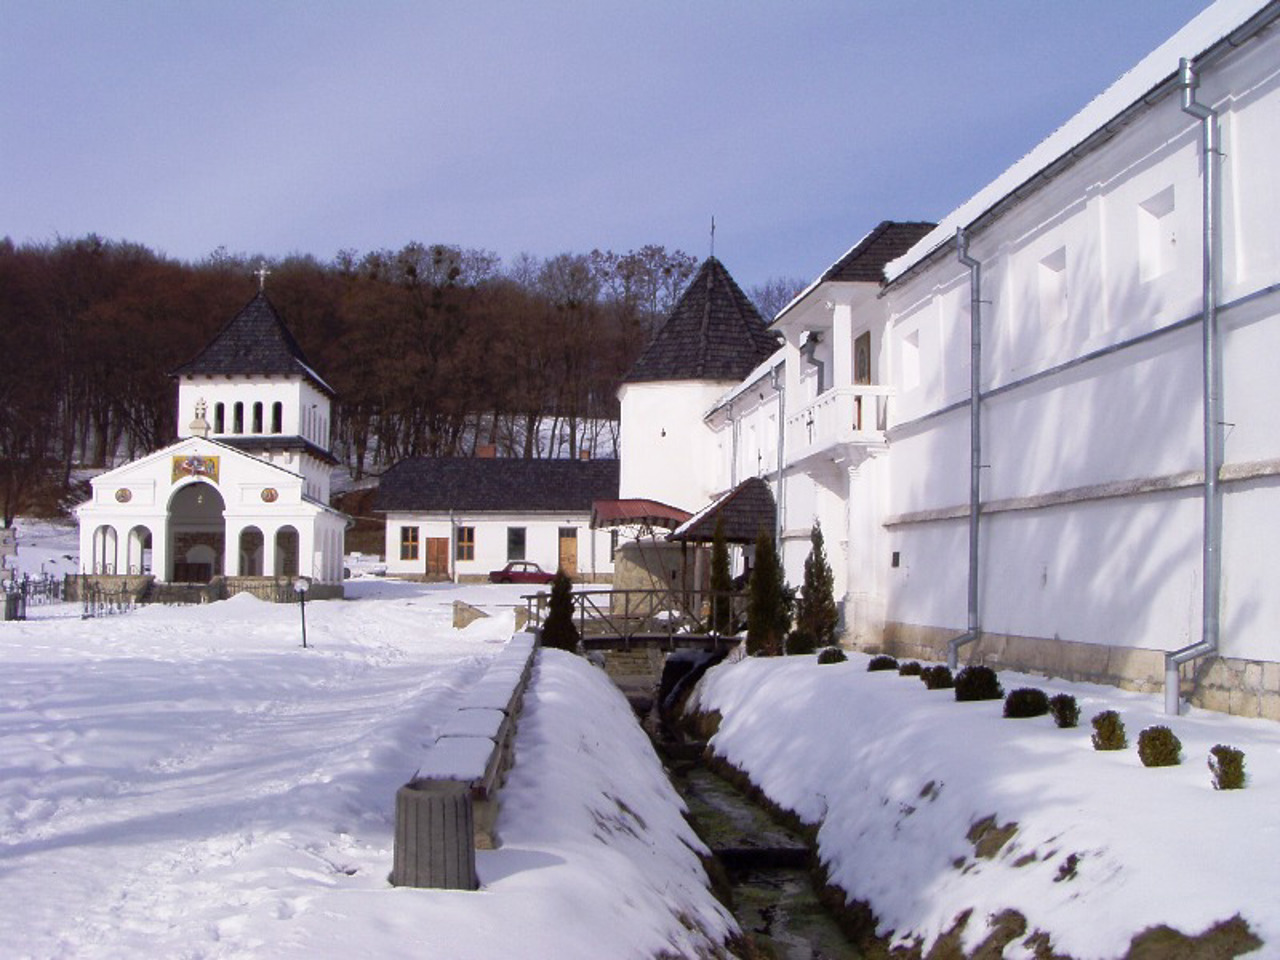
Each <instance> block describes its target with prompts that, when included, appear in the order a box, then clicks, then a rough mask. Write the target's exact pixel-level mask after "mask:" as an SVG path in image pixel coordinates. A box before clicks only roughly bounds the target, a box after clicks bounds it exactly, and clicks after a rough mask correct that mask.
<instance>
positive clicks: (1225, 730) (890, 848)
mask: <svg viewBox="0 0 1280 960" xmlns="http://www.w3.org/2000/svg"><path fill="white" fill-rule="evenodd" d="M868 660H869V658H868V657H867V656H864V655H861V654H851V655H850V658H849V661H848V662H847V663H842V664H825V665H819V664H818V663H817V662H816V658H815V657H813V656H803V657H786V658H780V659H771V660H766V659H745V660H741V661H739V662H737V663H733V664H724V665H721V666H720V667H717V668H715V669H714V670H712V671H710V672H709V673H708V674H707V676H706V677H705V678H704V679H703V681H702V683H701V685H700V686H699V688H698V691H697V694H696V697H697V700H696V705H697V707H698V708H699V709H702V710H719V711H720V712H721V713H722V714H723V716H724V719H723V722H722V723H721V726H720V729H719V732H718V733H717V734H716V735H715V737H714V738H713V739H712V741H711V746H712V747H713V749H714V750H715V752H716V753H717V754H719V755H720V756H722V757H724V758H725V759H727V760H728V761H729V762H730V763H732V764H734V765H735V766H738V767H740V768H742V769H745V770H746V771H748V772H749V774H750V776H751V778H752V780H753V781H754V782H755V783H757V784H758V785H759V786H761V787H762V788H763V790H764V791H765V793H767V794H768V795H769V796H770V797H771V798H772V799H773V800H774V801H775V802H776V803H778V804H780V805H781V806H783V807H785V808H787V809H790V810H793V811H795V812H796V813H797V814H798V815H799V816H800V817H801V818H802V819H803V820H805V821H806V822H809V823H813V824H821V827H820V829H819V831H818V843H819V848H820V855H821V857H822V859H823V861H824V862H825V863H826V864H828V866H829V868H830V871H831V874H832V876H833V878H834V880H835V881H836V882H838V883H839V884H840V885H841V886H842V887H844V889H845V890H846V891H848V893H849V894H850V897H851V898H852V899H859V900H865V901H868V902H869V903H870V905H871V907H872V909H873V911H874V912H875V913H876V915H877V917H878V918H879V920H880V922H881V927H880V933H881V934H882V935H883V934H887V933H889V932H890V931H896V932H897V933H899V934H900V935H903V936H904V938H907V937H909V936H912V935H920V936H922V937H923V938H924V939H925V941H926V950H927V948H928V944H931V943H932V942H933V941H934V939H935V938H937V937H938V936H939V935H940V934H942V933H944V932H946V931H947V930H948V929H950V928H951V926H952V925H953V923H954V922H955V918H956V916H957V914H959V913H960V912H961V911H962V910H965V909H968V908H970V907H972V908H973V911H974V919H972V920H971V921H970V923H969V925H968V927H967V928H966V931H965V938H964V941H965V946H966V949H972V948H973V947H974V946H976V945H977V944H978V943H979V942H980V941H981V940H982V938H983V937H984V935H985V934H986V933H987V932H988V931H989V926H988V921H989V919H990V918H991V917H992V916H993V915H995V914H998V913H999V912H1001V911H1003V910H1005V909H1015V910H1018V911H1020V912H1021V913H1022V914H1023V915H1024V916H1026V918H1027V921H1028V933H1031V932H1034V931H1035V930H1037V929H1039V930H1046V931H1048V932H1050V933H1051V934H1052V936H1053V941H1054V946H1055V948H1056V949H1057V950H1059V951H1065V952H1066V953H1068V954H1070V955H1071V956H1073V957H1078V958H1088V957H1115V956H1120V955H1122V954H1124V953H1125V952H1126V950H1127V948H1128V945H1129V941H1130V939H1131V938H1132V936H1133V935H1134V934H1135V933H1138V932H1140V931H1142V930H1144V929H1146V928H1147V927H1150V926H1152V925H1154V924H1168V925H1169V926H1172V927H1174V928H1176V929H1179V930H1181V931H1182V932H1184V933H1188V934H1197V933H1200V932H1202V931H1204V930H1205V929H1206V928H1208V927H1210V926H1211V925H1212V924H1214V923H1215V922H1217V921H1220V920H1225V919H1228V918H1230V917H1232V916H1234V915H1235V914H1236V913H1240V914H1241V915H1242V916H1243V917H1244V918H1245V919H1246V920H1247V921H1248V922H1249V924H1250V926H1251V928H1252V929H1253V931H1254V932H1255V933H1256V934H1258V935H1259V936H1260V937H1261V938H1262V939H1263V940H1264V941H1265V942H1266V943H1267V944H1268V946H1267V947H1265V948H1264V950H1263V952H1262V953H1260V954H1257V955H1259V956H1262V955H1269V956H1277V955H1280V952H1278V951H1280V886H1277V884H1276V883H1275V876H1274V872H1275V867H1274V865H1275V864H1276V863H1277V862H1280V819H1277V816H1276V810H1275V796H1276V791H1277V789H1278V788H1280V726H1277V725H1276V724H1274V723H1271V722H1269V721H1265V720H1247V719H1244V718H1240V717H1229V716H1225V715H1221V714H1215V713H1210V712H1207V711H1200V710H1193V711H1192V712H1191V713H1190V714H1187V715H1183V716H1181V717H1168V716H1166V715H1165V714H1164V713H1163V712H1162V709H1161V707H1162V704H1161V702H1160V698H1158V697H1154V696H1148V695H1140V694H1134V693H1127V692H1124V691H1120V690H1116V689H1114V688H1111V687H1104V686H1095V685H1087V684H1068V683H1062V682H1056V681H1049V680H1046V679H1044V678H1042V677H1032V676H1027V675H1020V674H1015V673H1009V672H1001V674H1000V678H1001V682H1002V683H1003V685H1004V689H1005V691H1006V692H1008V691H1010V690H1012V689H1015V688H1017V687H1021V686H1036V687H1040V688H1041V689H1043V690H1045V691H1046V692H1047V693H1049V694H1051V695H1052V694H1053V693H1059V692H1067V693H1072V694H1074V695H1075V696H1076V698H1077V701H1078V702H1079V705H1080V713H1081V726H1080V727H1078V728H1076V729H1073V730H1060V729H1058V728H1057V727H1056V726H1055V725H1054V723H1053V720H1052V718H1051V717H1047V716H1046V717H1038V718H1033V719H1022V720H1006V719H1004V718H1003V716H1002V709H1003V704H1002V703H1001V702H1000V701H985V702H978V703H957V702H956V701H955V699H954V695H953V691H950V690H936V691H930V690H928V689H926V688H925V686H924V684H923V683H921V681H920V680H919V678H916V677H900V676H898V674H897V673H895V672H892V671H888V672H874V673H871V672H868V671H867V669H866V667H867V662H868ZM1103 709H1116V710H1118V711H1119V712H1120V714H1121V717H1122V719H1123V720H1124V722H1125V725H1126V727H1127V730H1128V738H1129V743H1130V747H1129V749H1127V750H1124V751H1120V752H1098V751H1095V750H1094V749H1093V747H1092V745H1091V742H1090V734H1091V733H1092V728H1091V726H1090V724H1089V719H1090V718H1091V717H1092V716H1094V715H1095V714H1096V713H1098V712H1099V711H1101V710H1103ZM1155 724H1163V725H1166V726H1169V727H1171V728H1172V729H1173V731H1174V733H1175V734H1177V736H1178V737H1179V738H1180V739H1181V741H1182V745H1183V762H1182V764H1181V765H1180V766H1177V767H1168V768H1159V769H1147V768H1145V767H1143V766H1142V764H1141V762H1140V761H1139V759H1138V756H1137V748H1136V744H1137V739H1138V734H1139V732H1140V731H1141V730H1143V729H1144V728H1146V727H1148V726H1152V725H1155ZM1217 743H1227V744H1230V745H1232V746H1235V747H1238V748H1240V749H1243V750H1244V752H1245V762H1246V767H1247V771H1248V776H1249V781H1248V786H1247V787H1246V789H1244V790H1237V791H1216V790H1214V789H1213V787H1212V783H1211V777H1210V774H1209V771H1208V769H1207V758H1208V754H1209V749H1210V748H1211V747H1212V746H1214V745H1215V744H1217ZM992 815H994V816H995V817H996V822H997V823H998V824H999V825H1001V826H1003V825H1005V824H1007V823H1016V824H1017V832H1016V834H1015V835H1014V837H1013V838H1012V840H1010V841H1009V842H1008V843H1007V844H1006V845H1005V847H1004V848H1003V849H1001V850H1000V852H999V854H998V855H997V856H995V857H994V858H992V859H982V858H979V857H977V856H976V854H975V849H974V845H973V844H972V843H971V842H969V841H968V840H966V834H968V833H969V831H970V829H971V827H972V826H973V825H974V824H975V823H978V822H979V821H981V820H983V819H984V818H986V817H988V816H992ZM1073 855H1074V856H1075V857H1076V858H1078V862H1077V864H1076V870H1075V872H1076V876H1075V878H1074V879H1065V878H1064V877H1065V874H1067V873H1069V872H1070V862H1069V859H1068V858H1070V857H1072V856H1073ZM957 861H962V865H961V866H960V867H957V866H956V863H957ZM1019 864H1021V865H1019ZM1006 955H1007V956H1023V955H1027V956H1030V951H1029V950H1028V951H1026V953H1025V954H1024V953H1023V952H1022V951H1021V950H1010V951H1008V952H1007V953H1006Z"/></svg>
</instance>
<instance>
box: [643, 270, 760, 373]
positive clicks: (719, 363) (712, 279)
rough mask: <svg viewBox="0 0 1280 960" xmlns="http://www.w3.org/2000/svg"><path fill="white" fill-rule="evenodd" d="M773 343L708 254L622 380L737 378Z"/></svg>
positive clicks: (725, 272)
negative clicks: (668, 314) (696, 273)
mask: <svg viewBox="0 0 1280 960" xmlns="http://www.w3.org/2000/svg"><path fill="white" fill-rule="evenodd" d="M777 349H778V341H777V339H776V338H775V337H774V335H773V334H772V333H770V332H769V330H768V329H767V327H766V325H765V322H764V319H763V318H762V317H761V316H760V313H759V311H757V310H756V308H755V306H754V305H753V304H752V303H751V301H750V300H749V299H748V298H747V295H746V294H745V293H743V292H742V290H741V288H739V286H738V285H737V283H735V282H734V280H733V277H731V276H729V271H728V270H726V269H725V268H724V264H722V263H721V262H720V261H719V260H717V259H716V258H715V257H708V258H707V260H706V261H705V262H703V264H702V268H701V269H700V270H699V271H698V275H697V276H696V277H694V278H693V281H692V282H691V283H690V284H689V286H688V287H687V288H686V289H685V292H684V294H683V295H682V296H681V297H680V300H679V302H678V303H676V305H675V308H674V309H672V311H671V315H670V316H669V317H667V320H666V322H665V323H664V324H663V325H662V327H661V328H660V329H659V330H658V332H657V333H656V334H654V337H653V339H652V340H651V341H649V345H648V346H647V347H645V349H644V353H642V354H641V355H640V359H638V360H637V361H636V362H635V365H634V366H632V368H631V370H630V371H629V372H628V373H627V375H626V377H624V378H623V381H622V382H623V383H642V382H645V381H653V380H730V381H737V380H741V379H742V378H743V377H745V376H746V375H747V374H749V373H750V372H751V371H752V370H754V369H755V368H756V367H757V366H759V365H760V364H761V363H763V362H764V361H765V360H767V359H768V358H769V357H770V356H771V355H772V354H773V352H774V351H775V350H777Z"/></svg>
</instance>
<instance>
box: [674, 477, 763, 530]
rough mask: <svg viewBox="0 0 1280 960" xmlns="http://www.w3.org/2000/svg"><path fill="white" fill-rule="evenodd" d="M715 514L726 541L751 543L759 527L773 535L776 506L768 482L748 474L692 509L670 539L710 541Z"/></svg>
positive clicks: (714, 526)
mask: <svg viewBox="0 0 1280 960" xmlns="http://www.w3.org/2000/svg"><path fill="white" fill-rule="evenodd" d="M717 517H723V518H724V539H725V541H726V542H727V543H755V541H756V537H757V536H759V534H760V532H761V531H762V530H763V531H764V532H765V533H767V534H769V535H770V536H773V529H774V527H775V526H776V524H777V522H778V508H777V506H776V505H775V504H774V501H773V492H772V491H771V490H770V489H769V484H768V483H766V482H765V481H764V480H761V479H760V478H759V477H751V478H750V479H747V480H743V481H742V482H741V483H740V484H738V485H737V486H736V487H734V488H733V489H732V490H731V491H729V492H728V493H726V494H724V495H722V496H721V497H720V498H719V499H717V500H715V501H714V502H712V503H711V504H710V505H709V506H707V507H703V508H702V509H701V510H699V511H698V512H697V513H695V514H694V515H693V517H692V518H691V519H690V520H689V521H688V522H687V523H685V524H682V525H681V526H680V527H679V528H678V529H676V530H675V531H674V532H673V533H672V534H671V537H670V539H672V540H685V541H689V542H692V543H710V542H711V541H712V540H714V539H715V535H716V518H717Z"/></svg>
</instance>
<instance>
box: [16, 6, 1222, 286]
mask: <svg viewBox="0 0 1280 960" xmlns="http://www.w3.org/2000/svg"><path fill="white" fill-rule="evenodd" d="M1206 5H1207V3H1206V0H1071V2H1069V3H1064V2H1061V0H964V2H959V0H874V2H873V0H844V2H835V0H759V2H745V0H739V2H736V3H734V2H728V0H701V2H688V0H646V2H644V3H635V2H628V3H622V2H615V0H579V2H576V3H571V2H567V0H538V2H536V3H529V2H514V0H512V2H506V0H498V2H482V0H478V2H469V3H443V2H437V0H417V2H409V0H386V2H378V3H354V2H352V3H337V2H331V0H309V2H302V0H280V2H272V3H260V2H247V0H245V2H241V0H228V2H222V3H210V2H202V0H193V2H183V3H171V2H159V0H151V2H142V0H135V2H113V3H101V2H96V0H95V2H75V0H67V2H59V3H27V2H20V0H0V17H2V18H3V23H4V29H3V31H0V85H2V86H3V89H4V91H5V92H4V96H3V97H0V183H2V184H3V185H4V186H3V189H0V236H8V237H10V238H11V239H13V240H14V241H15V242H18V243H23V242H28V241H29V242H37V243H39V242H48V241H53V240H56V239H57V238H59V237H77V236H83V235H85V234H87V233H97V234H99V235H100V236H103V237H106V238H110V239H121V240H130V241H133V242H136V243H141V244H144V245H146V246H148V247H150V248H151V249H153V250H156V251H157V252H160V253H163V254H165V255H168V256H170V257H174V258H177V259H181V260H188V261H198V260H200V259H203V258H204V257H206V256H208V255H209V254H210V253H212V252H213V251H215V250H216V249H217V248H219V247H225V248H226V249H227V250H228V251H229V252H231V253H239V254H246V255H251V256H258V255H265V256H267V257H272V258H274V257H281V256H286V255H289V254H293V253H302V254H311V255H314V256H316V257H318V258H320V259H321V260H329V259H331V258H332V257H334V256H335V254H337V253H338V252H339V251H340V250H354V251H357V252H361V253H362V252H367V251H370V250H378V249H385V248H392V249H394V248H398V247H400V246H403V245H404V244H405V243H408V242H410V241H415V240H416V241H420V242H423V243H451V244H458V245H461V246H464V247H475V248H481V249H486V250H491V251H494V252H496V253H497V254H499V255H500V256H501V257H503V258H504V260H507V261H510V260H512V259H513V258H514V257H515V256H517V255H518V254H520V253H530V254H533V255H535V256H539V257H549V256H554V255H556V254H559V253H564V252H570V253H586V252H589V251H590V250H592V249H593V248H600V249H613V250H615V251H618V252H623V251H626V250H631V249H636V248H638V247H640V246H643V245H645V244H661V245H663V246H666V247H667V248H668V249H681V250H684V251H686V252H688V253H691V254H694V255H696V256H698V257H704V256H706V255H707V253H708V252H710V249H711V247H710V244H711V235H710V234H711V231H710V224H711V220H712V217H714V218H715V223H716V231H715V253H716V255H717V256H718V257H719V258H720V259H721V260H722V261H724V263H725V264H726V266H728V268H729V270H730V271H731V272H732V273H733V274H734V275H735V277H736V278H737V279H738V281H739V282H740V283H741V284H742V285H743V286H747V287H749V286H753V285H756V284H761V283H764V282H765V281H766V280H768V279H770V278H772V277H788V278H795V279H798V280H808V279H812V278H813V277H814V276H816V275H817V274H818V273H820V272H821V271H822V270H823V269H824V268H825V267H826V266H828V265H829V264H830V263H831V262H832V261H833V260H835V259H836V258H838V257H839V256H840V255H841V254H842V253H843V252H844V251H845V250H847V249H848V248H849V247H850V246H851V245H852V244H853V243H855V242H856V241H857V240H858V239H859V238H860V237H861V236H862V235H863V234H864V233H866V231H867V230H869V229H870V228H871V227H873V226H874V225H875V224H876V223H878V222H879V221H880V220H883V219H899V220H908V219H920V220H937V219H940V218H941V217H943V216H944V215H945V214H946V213H947V212H949V211H950V210H952V209H953V208H954V207H956V206H958V205H959V204H960V203H962V202H963V201H964V200H966V199H967V198H968V197H969V196H971V195H972V194H974V193H976V192H977V191H978V190H979V189H980V188H981V187H982V186H983V185H984V184H986V183H987V182H988V181H990V180H992V179H994V178H995V177H996V176H998V175H999V174H1000V173H1001V172H1002V171H1003V170H1004V169H1005V168H1006V167H1008V166H1009V165H1010V164H1011V163H1013V162H1014V161H1015V160H1017V159H1018V157H1020V156H1021V155H1022V154H1024V153H1026V152H1027V151H1028V150H1030V149H1031V148H1032V147H1033V146H1034V145H1035V144H1036V143H1037V142H1039V141H1040V140H1041V139H1043V137H1045V136H1046V135H1047V134H1049V133H1050V132H1052V131H1053V130H1054V129H1055V128H1056V127H1057V126H1059V125H1060V124H1061V123H1062V122H1064V121H1065V120H1066V119H1067V118H1068V117H1070V116H1071V115H1072V114H1073V113H1075V112H1076V111H1077V110H1079V109H1080V108H1081V107H1083V106H1084V105H1085V104H1086V103H1087V102H1088V101H1089V100H1090V99H1091V98H1092V97H1094V96H1095V95H1097V94H1098V93H1100V92H1101V91H1102V90H1103V89H1105V88H1106V86H1108V85H1109V84H1110V83H1111V82H1112V81H1113V80H1115V79H1116V78H1118V77H1119V76H1120V75H1121V74H1122V73H1123V72H1124V71H1125V70H1127V69H1128V68H1129V67H1131V66H1132V65H1133V64H1135V63H1136V62H1137V61H1138V60H1139V59H1141V57H1142V56H1144V55H1145V54H1146V53H1148V52H1150V51H1151V50H1152V49H1154V48H1155V47H1156V46H1158V45H1159V44H1160V43H1161V42H1162V41H1163V40H1165V39H1167V38H1168V37H1169V36H1170V35H1171V34H1173V33H1174V32H1175V31H1176V30H1177V29H1178V28H1179V27H1181V26H1182V25H1183V24H1184V23H1185V22H1186V21H1187V20H1189V19H1191V17H1193V16H1194V15H1195V14H1196V13H1198V12H1199V11H1200V10H1201V9H1202V8H1203V7H1204V6H1206ZM1176 66H1177V64H1171V65H1170V72H1172V71H1173V70H1174V69H1176Z"/></svg>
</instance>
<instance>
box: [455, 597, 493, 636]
mask: <svg viewBox="0 0 1280 960" xmlns="http://www.w3.org/2000/svg"><path fill="white" fill-rule="evenodd" d="M487 616H489V615H488V614H487V613H485V612H484V611H483V610H481V609H480V608H479V607H473V606H472V605H471V604H469V603H464V602H463V601H461V600H455V601H453V628H454V629H455V630H461V629H462V628H463V627H466V626H469V625H471V624H473V623H475V622H476V621H477V620H482V619H484V618H485V617H487Z"/></svg>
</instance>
